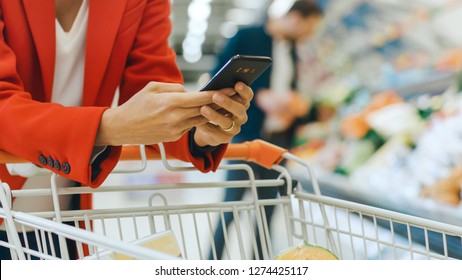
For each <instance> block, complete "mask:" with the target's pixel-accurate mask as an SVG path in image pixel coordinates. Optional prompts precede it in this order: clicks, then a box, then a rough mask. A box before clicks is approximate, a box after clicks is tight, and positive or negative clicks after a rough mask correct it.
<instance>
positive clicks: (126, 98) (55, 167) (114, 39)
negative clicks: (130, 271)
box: [0, 0, 253, 259]
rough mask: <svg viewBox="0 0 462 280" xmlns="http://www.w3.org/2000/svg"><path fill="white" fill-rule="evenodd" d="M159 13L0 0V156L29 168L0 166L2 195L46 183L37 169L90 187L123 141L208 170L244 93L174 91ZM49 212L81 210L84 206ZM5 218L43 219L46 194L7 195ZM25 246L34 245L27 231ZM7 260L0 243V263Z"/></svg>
mask: <svg viewBox="0 0 462 280" xmlns="http://www.w3.org/2000/svg"><path fill="white" fill-rule="evenodd" d="M169 16H170V1H168V0H149V1H146V0H117V1H115V0H97V1H90V0H43V1H37V0H22V1H19V0H0V128H1V132H2V136H1V137H0V150H4V151H6V152H9V153H11V154H14V155H16V156H19V157H21V158H23V159H25V160H27V161H29V162H31V163H30V164H29V165H27V166H24V165H14V164H10V165H9V166H6V165H4V164H1V165H0V179H1V182H4V183H8V184H9V186H10V188H11V189H12V190H17V189H21V188H24V189H31V188H37V187H43V186H49V185H50V176H51V175H47V176H39V174H40V173H41V169H42V168H46V169H49V170H51V171H52V172H55V173H56V174H58V175H59V176H58V177H57V178H58V179H57V184H58V186H59V187H69V186H75V185H77V184H83V185H87V186H91V187H98V186H100V185H101V184H102V183H103V181H104V180H105V179H106V177H107V176H108V175H109V174H110V172H111V171H112V170H113V168H114V167H115V165H116V164H117V162H118V159H119V157H120V153H121V146H122V145H124V144H156V143H160V142H165V147H166V150H167V153H168V154H169V155H170V156H173V157H175V158H177V159H181V160H184V161H188V162H191V163H192V164H193V165H194V166H195V167H196V168H197V169H198V170H201V171H203V172H207V171H211V170H216V169H217V168H218V165H219V163H220V161H221V159H222V157H223V154H224V152H225V150H226V144H227V143H228V142H229V141H230V140H231V138H232V137H233V136H234V135H235V134H237V132H238V131H239V130H240V126H241V125H242V124H243V123H245V121H246V119H247V115H246V109H247V108H248V106H249V102H250V100H251V99H252V97H253V92H252V90H251V89H250V88H249V87H248V86H246V85H245V84H243V83H237V84H236V86H235V88H234V89H223V90H220V91H210V92H191V93H185V88H184V87H183V85H182V83H183V78H182V75H181V72H180V70H179V69H178V66H177V65H176V57H175V53H174V51H173V50H172V49H171V48H170V47H169V45H168V38H169V35H170V31H171V23H170V20H169ZM117 90H118V92H119V98H118V106H116V107H112V108H111V107H110V106H111V103H112V101H113V100H114V97H115V93H116V91H117ZM234 92H237V93H238V94H237V95H235V96H236V97H233V98H234V99H233V98H230V97H229V96H230V95H231V94H234ZM236 99H239V100H236ZM214 103H215V104H217V105H219V106H220V107H222V108H224V109H226V110H227V111H228V112H229V113H231V114H230V115H226V116H225V115H223V114H221V113H219V112H218V111H215V110H214V109H212V106H210V105H211V104H214ZM211 122H213V123H214V124H212V123H211ZM215 124H216V125H215ZM154 148H156V146H154ZM13 171H14V172H13ZM11 173H15V174H11ZM20 175H21V176H20ZM26 175H27V178H26ZM60 204H61V209H62V210H69V209H89V208H90V207H91V204H92V201H91V197H89V196H88V195H82V196H78V197H76V199H75V200H74V199H66V201H64V200H63V201H60ZM13 210H19V211H26V212H28V211H38V212H40V211H52V210H53V204H52V201H51V196H50V197H31V198H24V197H22V198H17V199H15V201H14V203H13ZM0 223H1V222H0ZM0 228H1V229H2V230H0V238H1V239H2V240H7V236H6V233H5V231H3V229H4V225H3V224H2V225H0ZM21 238H23V235H22V234H21ZM27 240H29V248H35V249H36V248H37V244H34V243H36V242H34V241H35V235H34V232H33V231H32V232H29V233H28V234H27ZM55 247H56V245H55ZM57 251H59V250H57ZM69 255H71V257H74V255H72V253H71V252H69ZM10 257H11V256H10V251H9V249H7V248H5V247H3V246H1V247H0V258H1V259H8V258H10Z"/></svg>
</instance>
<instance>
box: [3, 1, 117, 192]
mask: <svg viewBox="0 0 462 280" xmlns="http://www.w3.org/2000/svg"><path fill="white" fill-rule="evenodd" d="M3 34H4V22H3V15H2V10H1V9H0V131H1V134H0V149H2V150H5V151H7V152H9V153H12V154H15V155H17V156H20V157H22V158H24V159H26V160H28V161H30V162H32V163H35V164H36V165H39V166H41V167H45V168H48V169H50V170H52V171H53V172H56V173H57V174H59V175H61V176H64V177H67V178H70V179H72V180H75V181H78V182H81V183H83V184H86V185H90V186H97V185H99V184H101V183H102V181H103V180H104V179H105V178H106V176H107V174H109V172H110V171H111V170H112V169H113V168H114V165H115V163H116V162H117V161H116V160H112V161H107V162H106V163H105V164H102V165H101V166H100V167H99V168H98V169H99V170H98V171H99V174H100V176H93V175H92V172H93V170H92V166H91V165H90V164H89V162H90V156H91V153H92V150H93V145H94V141H95V137H96V133H97V131H98V126H99V123H100V119H101V116H102V114H103V112H104V110H106V109H107V108H102V107H64V106H61V105H59V104H52V103H44V102H38V101H34V100H33V99H32V97H31V94H30V93H29V92H26V91H25V89H24V86H23V82H22V81H21V79H20V77H19V74H18V73H17V71H16V63H17V61H16V55H15V53H14V52H13V50H12V49H11V48H10V47H9V46H8V45H7V43H6V41H5V38H4V36H3ZM119 152H120V151H118V150H117V149H114V150H113V151H112V150H111V149H110V151H108V152H107V155H106V156H107V158H113V159H116V158H118V153H119ZM92 177H96V178H92ZM15 187H20V186H15Z"/></svg>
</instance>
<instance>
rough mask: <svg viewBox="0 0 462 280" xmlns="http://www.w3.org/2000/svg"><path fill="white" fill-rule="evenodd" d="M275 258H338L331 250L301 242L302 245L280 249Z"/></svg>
mask: <svg viewBox="0 0 462 280" xmlns="http://www.w3.org/2000/svg"><path fill="white" fill-rule="evenodd" d="M274 259H275V260H338V258H337V256H336V255H334V254H333V253H332V252H331V251H329V250H327V249H325V248H323V247H320V246H316V245H312V244H309V243H308V242H306V241H305V242H303V244H302V245H299V246H296V247H293V248H289V249H287V250H284V251H282V252H281V253H279V255H278V256H277V257H276V258H274Z"/></svg>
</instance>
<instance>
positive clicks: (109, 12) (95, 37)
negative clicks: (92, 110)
mask: <svg viewBox="0 0 462 280" xmlns="http://www.w3.org/2000/svg"><path fill="white" fill-rule="evenodd" d="M31 1H36V0H31ZM37 2H41V1H37ZM126 3H127V0H97V1H90V7H89V9H90V10H89V16H88V29H87V42H86V54H85V78H84V88H83V100H82V105H83V106H92V105H95V102H96V98H97V96H98V92H99V89H100V87H101V82H102V81H103V78H104V73H105V72H106V68H107V66H108V63H109V58H110V56H111V52H112V48H113V45H114V41H115V38H116V36H117V31H118V29H119V25H120V22H121V20H122V17H123V12H124V10H125V6H126Z"/></svg>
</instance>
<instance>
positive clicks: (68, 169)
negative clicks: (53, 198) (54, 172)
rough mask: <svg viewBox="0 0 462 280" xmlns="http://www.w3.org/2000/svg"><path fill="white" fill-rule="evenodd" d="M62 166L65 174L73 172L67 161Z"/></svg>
mask: <svg viewBox="0 0 462 280" xmlns="http://www.w3.org/2000/svg"><path fill="white" fill-rule="evenodd" d="M61 168H62V170H63V173H64V174H69V172H71V166H70V165H69V163H67V162H64V163H63V164H62V165H61Z"/></svg>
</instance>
